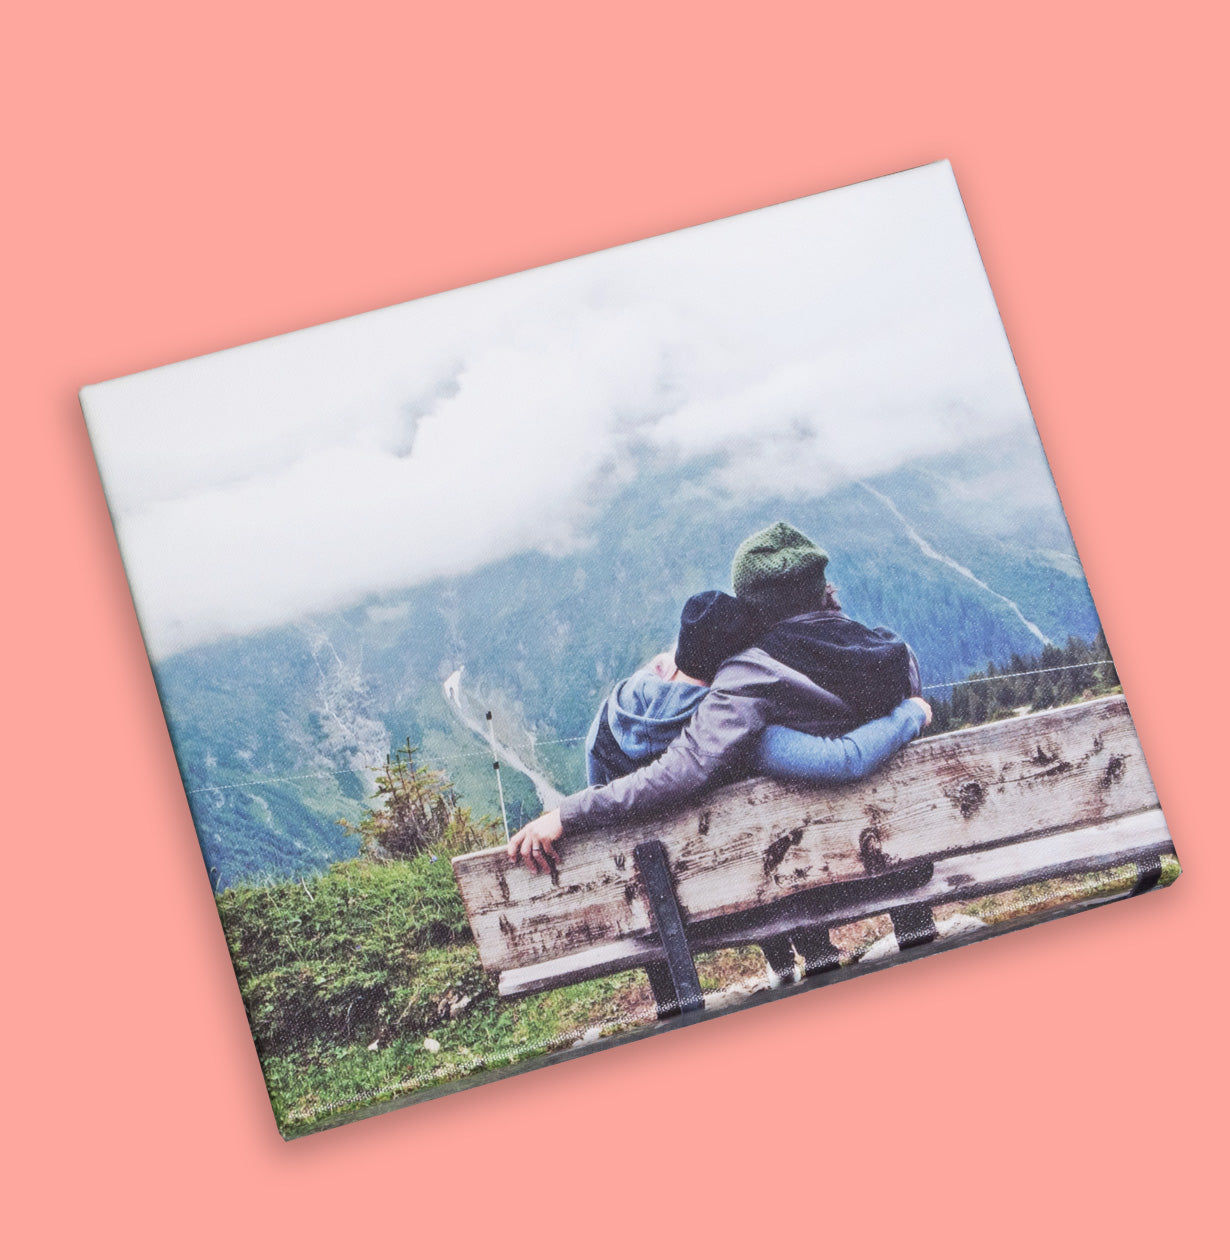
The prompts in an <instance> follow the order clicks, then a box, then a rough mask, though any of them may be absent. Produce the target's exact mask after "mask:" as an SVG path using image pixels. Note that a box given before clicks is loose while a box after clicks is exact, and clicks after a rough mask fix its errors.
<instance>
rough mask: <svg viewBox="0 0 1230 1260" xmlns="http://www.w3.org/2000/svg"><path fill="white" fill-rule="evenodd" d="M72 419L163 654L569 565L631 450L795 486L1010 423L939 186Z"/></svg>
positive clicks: (218, 358) (582, 266)
mask: <svg viewBox="0 0 1230 1260" xmlns="http://www.w3.org/2000/svg"><path fill="white" fill-rule="evenodd" d="M83 398H84V401H85V406H86V412H87V418H88V421H89V426H90V432H91V436H92V438H93V441H94V445H95V450H96V453H97V455H98V460H99V465H100V467H101V469H102V473H103V479H104V483H105V485H106V489H107V494H108V499H109V502H110V504H111V508H112V513H113V515H114V517H115V521H116V528H117V532H118V534H119V538H120V542H121V546H122V549H123V552H124V557H125V561H126V564H127V567H128V572H129V576H130V580H131V581H132V584H133V589H134V595H135V599H136V602H137V607H138V611H139V612H140V614H141V618H142V625H143V628H144V630H145V633H146V637H147V641H148V642H149V645H150V649H151V652H153V654H154V655H155V656H159V655H163V654H166V653H168V652H173V651H176V650H179V649H181V648H183V647H186V646H189V645H191V644H193V643H197V642H201V641H206V640H209V639H211V638H214V637H217V636H220V635H224V634H231V633H240V632H246V631H250V630H254V629H258V628H262V627H268V626H272V625H277V624H281V623H284V622H286V621H288V620H291V619H293V618H295V617H297V616H300V615H303V614H305V613H309V612H313V611H319V610H322V609H325V608H330V607H337V606H339V605H343V604H345V603H347V602H351V601H353V600H356V599H358V598H361V597H363V596H365V595H368V594H371V593H375V592H379V591H382V590H389V589H394V588H397V587H403V586H408V585H412V584H414V583H416V582H420V581H425V580H428V579H430V578H433V577H438V576H441V575H444V574H450V573H459V572H464V571H466V570H468V569H471V568H474V567H476V566H478V565H480V564H483V563H486V562H489V561H492V560H495V559H498V558H501V557H504V556H508V555H512V554H515V553H517V552H519V551H523V550H527V549H532V548H543V549H548V550H552V551H559V550H563V549H567V548H569V547H570V546H573V545H575V544H576V543H577V542H578V541H579V539H580V538H581V536H582V534H583V523H584V517H585V514H586V512H587V510H588V509H590V508H592V506H593V494H594V487H595V484H596V483H597V482H598V481H599V480H600V474H601V473H602V472H603V470H605V469H609V468H611V467H614V466H627V465H628V463H629V456H630V452H631V450H632V449H633V447H634V446H644V445H649V446H651V447H655V448H658V449H659V450H661V451H663V452H666V453H675V454H677V455H678V456H679V457H680V458H686V457H689V456H695V455H698V454H711V453H718V454H723V455H725V456H726V473H725V478H726V483H727V486H728V487H730V488H733V487H736V486H737V487H739V488H740V490H741V492H743V493H757V492H761V491H766V492H768V491H776V492H779V493H780V492H782V491H786V492H790V491H801V490H803V489H806V490H808V491H809V492H810V493H815V492H816V490H817V489H822V488H824V487H826V486H831V485H834V484H837V483H839V482H841V481H843V480H846V479H850V478H854V477H860V476H866V475H870V474H872V473H875V472H878V471H883V470H885V469H887V468H891V467H893V466H895V465H897V464H899V463H901V462H903V461H905V460H908V459H910V458H914V457H916V456H918V455H923V454H932V453H935V452H937V451H942V450H945V449H955V448H957V447H959V446H962V445H964V444H965V443H967V442H968V441H970V440H973V439H975V438H985V437H987V436H989V435H991V434H992V433H994V432H996V431H1000V430H1003V429H1005V428H1008V427H1014V428H1019V427H1021V426H1023V425H1027V424H1028V423H1029V417H1028V411H1027V409H1026V407H1025V402H1024V398H1023V395H1022V393H1021V389H1020V384H1019V381H1018V379H1017V375H1016V371H1015V368H1014V366H1013V363H1012V358H1011V355H1010V353H1009V350H1008V347H1007V343H1006V340H1005V339H1004V335H1003V331H1002V328H1001V326H1000V323H999V320H998V317H997V315H996V313H995V309H994V305H993V302H992V300H991V296H990V292H989V289H988V287H987V283H986V278H985V275H984V274H983V271H982V267H981V264H980V262H979V260H978V256H977V252H976V249H975V246H974V242H973V238H972V235H971V234H970V231H969V228H968V226H967V224H966V222H965V217H964V212H963V210H962V208H961V204H960V200H959V198H958V196H957V193H956V187H955V184H954V183H953V181H952V177H951V173H950V172H949V170H948V168H947V167H946V166H945V165H939V166H933V167H925V168H922V169H920V170H917V171H911V172H906V173H904V174H901V175H897V176H891V177H888V178H886V179H882V180H877V181H873V182H872V183H869V184H864V185H858V186H855V187H853V188H849V189H843V190H840V191H838V192H834V193H829V194H823V195H821V196H819V197H814V198H808V199H805V200H802V201H798V202H791V203H787V204H785V205H782V206H775V207H771V208H769V209H766V210H761V211H757V212H755V213H753V214H750V215H743V216H739V217H737V218H734V219H727V220H722V221H719V222H717V223H713V224H706V225H704V226H702V227H698V228H693V229H690V230H688V231H686V232H682V233H674V234H671V235H669V236H664V237H656V238H653V239H651V240H648V241H642V242H638V243H636V244H634V245H627V246H622V247H620V248H618V249H614V250H608V251H605V252H603V253H601V254H594V255H589V256H587V257H585V258H580V259H574V260H571V261H569V262H566V263H559V264H555V265H554V266H551V267H545V268H540V269H538V270H536V271H533V272H526V273H523V274H520V275H516V276H510V277H506V278H503V279H500V280H495V281H490V282H488V283H486V284H481V285H475V286H471V287H470V288H467V289H461V290H455V291H453V292H450V293H446V294H440V295H438V296H435V297H432V298H427V299H423V300H420V301H418V302H413V303H407V304H406V305H404V306H400V307H393V308H390V309H388V310H384V311H377V312H374V313H372V314H370V315H365V316H358V317H355V318H353V319H349V320H344V321H340V322H338V323H336V324H331V325H324V326H321V327H318V328H313V329H309V330H306V331H304V332H300V333H295V334H291V335H289V336H286V337H281V338H275V339H273V340H271V341H266V342H260V343H256V344H254V345H252V346H245V347H240V348H238V349H235V350H231V351H226V352H223V353H221V354H218V355H212V356H208V357H206V358H202V359H196V360H192V361H190V362H188V363H184V364H178V365H173V366H170V367H166V368H161V369H157V370H156V371H153V372H148V373H143V374H141V375H138V376H134V377H128V378H125V379H123V380H119V381H114V382H110V383H108V384H106V385H101V386H94V387H91V388H90V389H89V390H86V391H84V393H83Z"/></svg>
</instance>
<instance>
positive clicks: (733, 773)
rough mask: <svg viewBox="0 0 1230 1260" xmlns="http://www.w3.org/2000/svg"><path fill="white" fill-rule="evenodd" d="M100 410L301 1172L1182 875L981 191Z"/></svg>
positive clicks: (792, 232) (258, 1037) (649, 247)
mask: <svg viewBox="0 0 1230 1260" xmlns="http://www.w3.org/2000/svg"><path fill="white" fill-rule="evenodd" d="M82 405H83V409H84V412H85V417H86V422H87V425H88V428H89V432H90V437H91V441H92V443H93V446H94V450H95V454H96V457H97V460H98V464H99V468H100V472H101V475H102V479H103V485H104V488H105V491H106V494H107V498H108V503H109V506H110V509H111V513H112V518H113V520H114V523H115V529H116V535H117V538H118V541H119V545H120V550H121V553H122V555H123V558H124V563H125V567H126V571H127V574H128V578H129V582H130V585H131V588H132V592H133V598H134V603H135V606H136V609H137V614H138V618H139V621H140V625H141V630H142V633H143V635H144V639H145V643H146V647H147V649H148V652H149V656H150V661H151V665H152V668H153V672H154V675H155V679H156V681H157V685H158V691H159V695H160V698H161V700H162V704H163V708H164V711H165V714H166V718H167V725H168V729H169V732H170V737H171V740H172V743H173V745H174V749H175V754H176V757H177V760H178V764H179V767H180V771H181V774H182V777H183V782H184V789H185V792H186V794H187V799H188V802H189V805H190V807H191V811H192V817H193V821H194V824H195V827H196V831H197V835H198V838H199V841H200V845H201V851H202V855H203V857H204V864H205V868H206V871H207V874H208V878H209V880H210V882H211V886H212V888H213V891H214V894H215V897H216V899H217V905H218V911H219V914H220V916H221V920H222V924H223V927H224V929H225V933H226V940H227V942H228V945H229V948H230V951H231V956H232V960H233V962H234V966H235V972H236V976H237V979H238V983H239V987H240V990H241V992H242V995H243V999H244V1003H245V1007H246V1010H247V1013H248V1017H249V1021H250V1023H251V1027H252V1033H253V1037H254V1040H255V1043H256V1048H257V1051H258V1053H259V1056H260V1061H261V1066H262V1069H263V1071H264V1075H265V1079H266V1082H267V1084H268V1088H269V1094H270V1098H271V1101H272V1105H273V1111H274V1115H275V1118H276V1121H277V1124H278V1127H279V1130H280V1131H281V1133H282V1134H283V1135H284V1136H285V1137H288V1138H289V1137H297V1136H300V1135H302V1134H306V1133H311V1132H313V1131H315V1130H318V1129H322V1128H327V1127H330V1126H333V1125H337V1124H341V1123H345V1122H347V1121H350V1120H353V1119H357V1118H360V1117H363V1116H366V1115H371V1114H374V1113H376V1112H378V1111H383V1110H387V1109H389V1108H392V1107H398V1106H403V1105H405V1104H408V1103H412V1102H417V1101H422V1100H424V1099H428V1098H434V1097H437V1096H439V1095H441V1094H443V1093H448V1092H450V1091H453V1090H456V1089H460V1088H465V1087H468V1086H472V1085H478V1084H482V1083H483V1082H485V1081H489V1080H492V1079H496V1078H498V1077H500V1076H504V1075H507V1074H509V1073H512V1072H518V1071H524V1070H526V1069H528V1068H533V1067H537V1066H542V1065H546V1064H550V1063H554V1062H558V1061H559V1060H561V1059H564V1058H568V1057H573V1056H576V1055H581V1054H587V1053H590V1052H593V1051H595V1050H599V1049H602V1048H604V1047H606V1046H610V1045H613V1044H618V1043H621V1042H625V1041H628V1040H634V1039H637V1038H640V1037H645V1036H648V1035H651V1034H653V1033H657V1032H662V1031H668V1030H669V1029H671V1028H675V1027H679V1026H681V1025H683V1024H687V1023H691V1022H695V1021H697V1020H702V1019H708V1018H711V1017H713V1016H715V1015H718V1014H721V1013H723V1012H725V1011H729V1010H732V1009H737V1008H741V1007H746V1006H754V1005H756V1004H758V1003H762V1002H766V1001H773V1000H777V999H780V998H783V997H787V996H790V995H793V994H802V993H807V992H811V991H813V990H818V989H822V988H824V987H825V986H827V985H829V984H832V983H834V982H837V981H839V980H844V979H847V978H851V977H856V976H858V975H860V974H865V973H867V972H870V971H873V970H876V969H878V968H882V967H886V966H892V965H895V964H896V963H898V962H902V961H906V960H908V959H910V958H915V957H921V956H925V955H928V954H931V953H935V952H938V951H942V950H946V949H949V948H952V947H954V946H956V945H959V944H963V943H967V942H972V941H977V940H981V939H984V938H986V937H990V936H994V935H995V934H997V933H1001V932H1005V931H1009V930H1012V929H1014V928H1017V927H1021V926H1025V925H1028V924H1031V923H1034V922H1037V921H1040V920H1043V919H1046V918H1052V917H1056V916H1059V915H1063V914H1068V913H1072V912H1073V911H1076V910H1080V909H1084V908H1087V907H1090V906H1095V905H1098V904H1101V903H1104V902H1106V901H1111V900H1116V899H1119V898H1123V897H1129V896H1133V895H1139V894H1140V893H1143V892H1147V891H1150V890H1151V889H1154V888H1158V887H1163V886H1165V885H1167V884H1169V883H1171V882H1173V880H1174V879H1175V878H1177V876H1178V874H1179V866H1178V862H1177V860H1176V858H1175V854H1174V849H1173V846H1172V844H1171V841H1170V837H1169V834H1168V831H1167V828H1166V825H1165V821H1164V819H1163V817H1162V814H1161V811H1160V808H1159V807H1158V802H1157V797H1156V794H1155V792H1154V789H1153V784H1152V781H1151V778H1150V775H1149V771H1148V768H1147V766H1146V765H1145V761H1144V757H1143V754H1142V752H1141V749H1140V744H1139V742H1138V740H1137V737H1136V732H1135V730H1134V727H1133V725H1132V721H1131V718H1130V715H1129V713H1128V710H1127V707H1126V702H1125V701H1124V698H1123V696H1122V692H1121V688H1120V686H1119V681H1118V677H1117V675H1116V672H1115V667H1114V662H1113V660H1112V658H1111V655H1110V651H1109V649H1108V646H1107V643H1106V639H1105V635H1104V634H1103V632H1102V628H1101V626H1100V623H1099V620H1098V616H1097V612H1096V610H1095V608H1094V605H1093V602H1092V600H1091V598H1090V595H1089V589H1088V586H1087V584H1086V581H1085V577H1084V574H1083V572H1082V569H1081V565H1080V563H1079V561H1078V559H1077V554H1076V550H1075V547H1074V545H1073V542H1072V539H1071V536H1070V534H1069V531H1068V528H1067V524H1066V521H1065V518H1064V515H1063V511H1062V508H1061V506H1060V503H1059V500H1058V497H1057V495H1056V492H1055V488H1054V484H1053V481H1052V479H1051V477H1050V473H1049V469H1048V467H1047V463H1046V459H1045V456H1044V454H1043V452H1042V448H1041V446H1040V443H1039V441H1038V436H1037V432H1036V429H1035V426H1034V422H1033V418H1032V416H1031V414H1030V411H1029V407H1028V404H1027V402H1026V399H1025V396H1024V393H1023V391H1022V387H1021V383H1020V380H1019V377H1018V375H1017V372H1016V369H1015V366H1014V364H1013V360H1012V355H1011V352H1010V349H1009V347H1008V344H1007V341H1006V338H1005V335H1004V331H1003V327H1002V324H1001V322H1000V320H999V317H998V314H997V312H996V309H995V305H994V301H993V298H992V295H991V293H990V289H989V287H988V284H987V280H986V276H985V273H984V271H983V268H982V265H981V262H980V259H979V256H978V251H977V247H976V244H975V241H974V237H973V234H972V232H971V229H970V225H969V223H968V221H967V219H966V216H965V212H964V209H963V207H962V203H961V199H960V195H959V192H958V190H957V187H956V183H955V181H954V179H953V176H952V172H951V169H950V168H949V166H948V164H947V163H937V164H934V165H931V166H926V167H921V168H919V169H916V170H912V171H905V172H902V173H899V174H896V175H891V176H886V177H884V178H882V179H878V180H873V181H870V182H868V183H864V184H859V185H854V186H851V187H849V188H843V189H838V190H835V191H831V192H826V193H820V194H817V195H816V196H813V197H807V198H803V199H801V200H798V201H793V202H788V203H785V204H783V205H778V206H773V207H769V208H766V209H764V210H759V211H755V212H752V213H749V214H744V215H740V216H736V217H734V218H730V219H725V220H720V221H717V222H714V223H709V224H704V225H702V226H698V227H694V228H690V229H686V230H684V231H681V232H675V233H671V234H669V235H666V236H661V237H655V238H652V239H649V240H646V241H641V242H637V243H634V244H631V245H624V246H620V247H618V248H615V249H611V250H607V251H604V252H601V253H597V254H592V255H588V256H585V257H582V258H577V259H572V260H569V261H567V262H562V263H557V264H554V265H552V266H549V267H543V268H539V269H537V270H535V271H531V272H525V273H522V274H519V275H514V276H508V277H504V278H501V279H498V280H492V281H488V282H486V283H483V284H477V285H472V286H470V287H468V288H465V289H460V290H456V291H452V292H448V293H443V294H438V295H435V296H433V297H429V298H423V299H419V300H417V301H414V302H409V303H406V304H403V305H401V306H397V307H392V308H389V309H387V310H382V311H376V312H372V313H371V314H368V315H364V316H359V317H356V318H353V319H348V320H344V321H340V322H338V323H336V324H329V325H324V326H321V327H317V328H312V329H306V330H304V331H301V332H297V333H292V334H289V335H287V336H284V337H279V338H274V339H272V340H269V341H265V342H260V343H257V344H253V345H249V346H242V347H239V348H236V349H232V350H227V351H223V352H220V353H217V354H213V355H208V356H205V357H203V358H200V359H196V360H192V361H189V362H186V363H182V364H176V365H172V366H169V367H163V368H158V369H156V370H153V371H150V372H145V373H140V374H138V375H135V376H130V377H125V378H122V379H118V380H114V381H110V382H106V383H104V384H101V385H93V386H89V387H87V388H86V389H84V390H83V391H82ZM813 1000H817V1001H820V1000H823V997H822V996H820V995H817V996H816V997H815V998H814V999H813ZM770 1053H771V1048H770V1047H766V1055H769V1054H770Z"/></svg>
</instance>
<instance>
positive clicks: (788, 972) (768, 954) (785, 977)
mask: <svg viewBox="0 0 1230 1260" xmlns="http://www.w3.org/2000/svg"><path fill="white" fill-rule="evenodd" d="M760 949H761V952H762V953H763V954H764V960H765V962H766V963H767V964H768V966H769V970H770V971H771V972H773V974H774V975H775V976H776V977H777V978H778V980H779V981H780V982H781V983H782V984H789V983H790V982H791V981H792V980H793V979H794V950H793V949H791V948H790V938H789V937H788V936H773V937H770V938H769V940H767V941H761V942H760Z"/></svg>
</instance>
